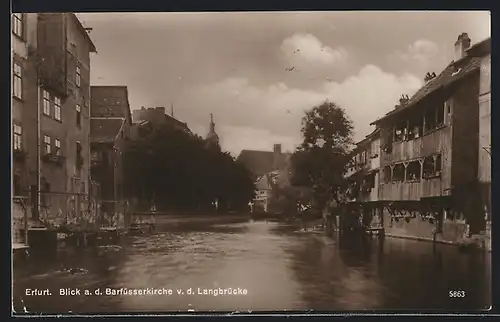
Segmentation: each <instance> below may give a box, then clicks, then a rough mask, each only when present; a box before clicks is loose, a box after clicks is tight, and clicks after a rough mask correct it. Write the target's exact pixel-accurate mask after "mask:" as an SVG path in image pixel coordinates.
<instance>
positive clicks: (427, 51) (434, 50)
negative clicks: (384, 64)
mask: <svg viewBox="0 0 500 322" xmlns="http://www.w3.org/2000/svg"><path fill="white" fill-rule="evenodd" d="M439 52H440V50H439V46H438V45H437V44H435V43H434V42H432V41H430V40H427V39H419V40H417V41H415V42H413V43H411V44H410V45H408V48H407V49H406V50H405V51H403V52H401V51H399V52H397V53H396V55H397V56H398V57H399V58H400V59H401V60H403V61H405V62H408V63H418V64H422V65H425V64H429V63H430V62H431V60H432V59H433V58H435V57H436V56H437V55H438V54H439Z"/></svg>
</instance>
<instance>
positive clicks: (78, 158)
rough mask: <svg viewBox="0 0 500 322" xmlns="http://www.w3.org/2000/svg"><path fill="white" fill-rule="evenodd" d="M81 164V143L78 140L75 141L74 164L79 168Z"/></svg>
mask: <svg viewBox="0 0 500 322" xmlns="http://www.w3.org/2000/svg"><path fill="white" fill-rule="evenodd" d="M82 165H83V158H82V145H81V144H80V142H76V166H77V167H78V168H80V167H81V166H82Z"/></svg>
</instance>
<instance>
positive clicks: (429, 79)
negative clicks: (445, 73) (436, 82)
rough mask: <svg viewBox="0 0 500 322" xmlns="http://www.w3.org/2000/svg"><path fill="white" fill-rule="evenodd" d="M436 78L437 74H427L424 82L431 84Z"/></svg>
mask: <svg viewBox="0 0 500 322" xmlns="http://www.w3.org/2000/svg"><path fill="white" fill-rule="evenodd" d="M435 77H436V73H434V72H433V73H427V74H425V77H424V81H425V82H426V83H428V82H430V81H431V80H433V79H434V78H435Z"/></svg>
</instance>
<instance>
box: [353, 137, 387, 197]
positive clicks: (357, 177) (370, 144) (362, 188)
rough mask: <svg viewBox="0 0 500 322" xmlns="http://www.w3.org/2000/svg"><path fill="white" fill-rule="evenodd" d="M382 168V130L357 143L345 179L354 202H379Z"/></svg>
mask: <svg viewBox="0 0 500 322" xmlns="http://www.w3.org/2000/svg"><path fill="white" fill-rule="evenodd" d="M379 167H380V130H379V129H376V130H374V131H373V132H372V133H370V134H369V135H367V136H366V137H365V138H364V139H363V140H361V141H360V142H358V143H356V148H355V149H354V150H353V152H352V158H351V160H350V162H349V165H348V167H347V171H346V174H345V177H346V178H347V180H348V181H349V182H350V188H349V197H350V199H351V200H352V201H357V202H367V201H377V200H378V188H379V178H380V174H379Z"/></svg>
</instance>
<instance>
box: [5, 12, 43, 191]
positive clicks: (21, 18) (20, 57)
mask: <svg viewBox="0 0 500 322" xmlns="http://www.w3.org/2000/svg"><path fill="white" fill-rule="evenodd" d="M36 30H37V15H36V14H27V13H14V14H12V38H11V49H12V87H11V88H12V144H13V146H12V148H13V174H12V175H13V193H14V195H15V196H21V195H23V196H27V195H28V188H29V186H30V184H34V183H33V181H31V182H30V175H31V176H32V175H33V174H34V171H35V169H36V154H34V153H33V152H34V151H36V146H37V145H36V132H35V131H36V127H37V125H36V111H37V96H36V95H37V73H36V64H35V63H34V61H33V59H30V54H31V52H32V50H33V48H35V47H36V42H37V39H36V36H37V33H36ZM28 151H30V152H32V153H30V154H28Z"/></svg>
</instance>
